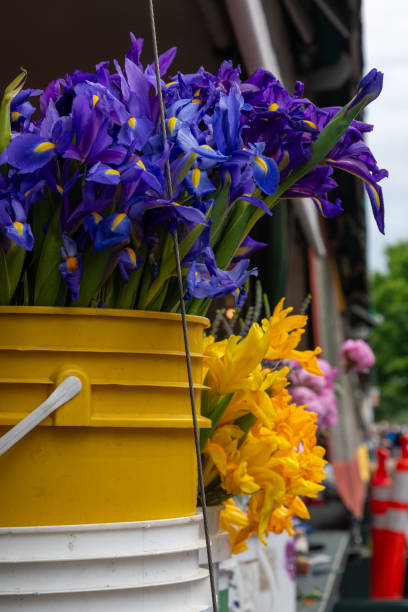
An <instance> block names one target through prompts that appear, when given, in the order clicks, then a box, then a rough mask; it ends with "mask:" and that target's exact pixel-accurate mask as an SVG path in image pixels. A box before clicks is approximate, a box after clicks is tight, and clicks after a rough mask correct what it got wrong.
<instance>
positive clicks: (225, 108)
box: [212, 87, 244, 155]
mask: <svg viewBox="0 0 408 612" xmlns="http://www.w3.org/2000/svg"><path fill="white" fill-rule="evenodd" d="M243 105H244V99H243V97H242V95H241V94H240V93H239V91H238V90H237V89H236V88H235V87H231V89H230V91H229V94H228V95H225V94H221V96H220V100H219V102H218V104H217V105H216V107H215V110H214V114H213V116H212V128H213V136H214V140H215V143H216V145H217V148H218V150H219V151H220V152H221V153H223V154H224V155H231V154H232V153H233V152H234V151H237V150H240V149H241V148H242V140H241V138H240V120H241V109H242V107H243Z"/></svg>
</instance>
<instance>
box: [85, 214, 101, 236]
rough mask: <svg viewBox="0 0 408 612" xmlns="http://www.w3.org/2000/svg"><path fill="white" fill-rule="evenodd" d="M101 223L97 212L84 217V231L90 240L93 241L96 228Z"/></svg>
mask: <svg viewBox="0 0 408 612" xmlns="http://www.w3.org/2000/svg"><path fill="white" fill-rule="evenodd" d="M102 221H103V217H102V215H100V214H99V213H98V212H91V213H89V214H88V215H87V216H86V217H85V219H84V230H85V231H86V232H88V234H89V235H90V237H91V239H92V240H95V238H96V230H97V227H98V225H99V224H100V223H102Z"/></svg>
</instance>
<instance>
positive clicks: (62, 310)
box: [0, 306, 210, 328]
mask: <svg viewBox="0 0 408 612" xmlns="http://www.w3.org/2000/svg"><path fill="white" fill-rule="evenodd" d="M2 314H15V315H24V314H38V315H77V316H79V315H85V316H89V317H104V316H105V317H109V318H111V317H122V318H133V319H159V320H166V321H181V314H179V313H175V312H158V311H155V310H127V309H125V308H76V307H75V306H0V315H2ZM187 321H189V322H190V323H196V324H197V325H202V326H203V327H204V328H208V327H209V326H210V321H209V319H207V317H200V316H198V315H187Z"/></svg>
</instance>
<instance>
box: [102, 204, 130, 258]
mask: <svg viewBox="0 0 408 612" xmlns="http://www.w3.org/2000/svg"><path fill="white" fill-rule="evenodd" d="M129 236H130V219H129V217H128V216H127V215H126V214H125V213H112V214H111V215H108V216H107V217H105V218H104V219H103V220H102V221H101V223H98V224H97V226H96V233H95V245H94V248H95V251H101V250H102V249H106V248H107V247H109V246H113V245H114V244H118V243H119V242H123V241H125V240H129Z"/></svg>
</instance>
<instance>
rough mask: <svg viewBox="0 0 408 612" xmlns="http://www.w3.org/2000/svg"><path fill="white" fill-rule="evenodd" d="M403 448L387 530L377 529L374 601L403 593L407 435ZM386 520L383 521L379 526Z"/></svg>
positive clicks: (407, 498) (407, 508)
mask: <svg viewBox="0 0 408 612" xmlns="http://www.w3.org/2000/svg"><path fill="white" fill-rule="evenodd" d="M401 447H402V453H401V457H400V458H399V460H398V462H397V465H396V468H395V473H394V477H393V481H392V487H391V492H390V499H389V501H388V503H387V509H386V512H385V525H384V529H382V528H381V526H379V528H377V529H376V535H375V544H374V546H375V548H376V551H375V560H374V564H373V565H372V573H371V577H372V583H371V596H372V598H373V599H401V598H402V595H403V592H404V581H405V565H406V560H405V557H406V549H407V545H406V532H407V527H408V513H407V511H408V435H404V436H401ZM384 468H385V466H384ZM382 501H384V500H382ZM377 509H378V505H377ZM378 518H379V517H377V522H378ZM383 520H384V519H380V523H381V522H383Z"/></svg>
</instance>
